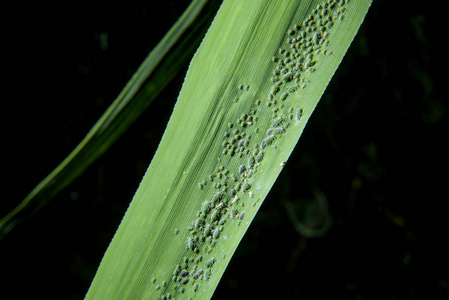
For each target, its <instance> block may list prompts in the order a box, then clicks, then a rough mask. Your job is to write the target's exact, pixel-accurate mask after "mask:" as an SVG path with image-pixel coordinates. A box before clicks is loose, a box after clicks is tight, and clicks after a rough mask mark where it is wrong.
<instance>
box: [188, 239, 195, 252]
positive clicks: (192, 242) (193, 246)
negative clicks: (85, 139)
mask: <svg viewBox="0 0 449 300" xmlns="http://www.w3.org/2000/svg"><path fill="white" fill-rule="evenodd" d="M187 249H189V250H192V251H194V250H195V242H194V241H193V239H192V237H189V238H188V239H187Z"/></svg>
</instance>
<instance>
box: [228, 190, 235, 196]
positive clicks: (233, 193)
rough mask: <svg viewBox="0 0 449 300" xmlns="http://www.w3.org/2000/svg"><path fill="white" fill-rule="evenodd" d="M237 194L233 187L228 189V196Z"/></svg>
mask: <svg viewBox="0 0 449 300" xmlns="http://www.w3.org/2000/svg"><path fill="white" fill-rule="evenodd" d="M236 194H237V192H236V191H235V190H234V189H231V190H230V191H229V196H231V197H234V196H235V195H236Z"/></svg>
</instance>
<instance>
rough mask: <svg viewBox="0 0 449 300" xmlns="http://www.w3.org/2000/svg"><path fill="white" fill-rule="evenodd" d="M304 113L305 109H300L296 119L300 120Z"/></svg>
mask: <svg viewBox="0 0 449 300" xmlns="http://www.w3.org/2000/svg"><path fill="white" fill-rule="evenodd" d="M303 113H304V111H303V109H302V108H300V109H298V112H297V113H296V119H297V120H298V121H300V120H301V117H302V115H303Z"/></svg>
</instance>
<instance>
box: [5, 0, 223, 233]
mask: <svg viewBox="0 0 449 300" xmlns="http://www.w3.org/2000/svg"><path fill="white" fill-rule="evenodd" d="M217 8H218V1H215V0H214V1H209V2H208V1H207V0H195V1H192V3H191V4H190V6H189V7H188V8H187V9H186V11H185V12H184V14H183V15H182V16H181V17H180V18H179V20H178V21H177V22H176V23H175V24H174V25H173V27H172V28H171V29H170V31H169V32H168V33H167V34H166V35H165V36H164V38H163V39H162V40H161V41H160V42H159V44H158V45H157V46H156V47H155V48H154V49H153V50H152V51H151V52H150V54H149V55H148V57H147V58H146V59H145V60H144V61H143V63H142V64H141V66H140V67H139V69H138V70H137V71H136V72H135V74H134V75H133V77H132V78H131V79H130V80H129V82H128V83H127V85H126V86H125V87H124V88H123V90H122V92H121V93H120V94H119V95H118V96H117V98H116V99H115V100H114V102H113V103H112V104H111V105H110V106H109V108H108V109H107V110H106V111H105V113H104V114H103V115H102V116H101V118H100V119H99V120H98V121H97V123H96V124H95V125H94V126H93V127H92V129H91V130H90V131H89V132H88V133H87V135H86V136H85V138H84V139H83V140H82V141H81V142H80V143H79V145H78V146H77V147H76V148H75V149H74V150H73V151H72V152H71V153H70V154H69V155H68V156H67V158H66V159H64V161H62V162H61V164H60V165H59V166H57V167H56V168H55V169H54V170H53V171H52V172H51V173H50V174H49V175H48V176H47V177H45V178H44V179H43V180H42V181H41V182H40V183H39V184H38V185H37V186H36V187H35V188H34V189H33V190H32V191H31V192H30V193H29V194H28V195H27V196H26V197H25V199H24V200H23V201H22V202H21V203H20V204H19V205H18V206H17V207H16V208H15V209H13V210H12V211H11V212H10V213H8V214H7V215H6V216H4V217H3V218H2V219H0V239H1V238H2V237H3V236H4V235H5V234H7V233H8V232H10V231H11V230H12V229H13V228H14V227H15V226H16V225H17V224H18V223H20V222H21V221H22V220H25V219H28V218H29V217H30V216H32V215H33V214H35V213H36V212H37V211H38V210H39V209H41V208H42V207H43V206H44V205H45V204H46V203H47V202H48V201H49V200H50V199H51V198H52V197H54V196H55V195H56V194H57V193H58V192H60V191H61V190H62V189H64V188H65V187H66V186H67V185H69V184H70V183H71V182H72V181H73V180H75V179H76V178H77V177H79V176H80V175H81V174H82V173H83V172H84V170H85V169H86V168H87V167H89V166H90V165H91V164H92V163H93V162H94V161H95V160H96V159H97V158H98V157H100V156H101V155H102V154H103V153H104V152H106V151H107V150H108V149H109V147H110V146H111V145H112V144H113V143H114V142H115V141H116V140H117V139H118V138H119V137H120V136H121V135H122V134H123V133H124V132H126V130H127V129H128V128H129V126H131V124H133V123H134V121H135V120H136V119H137V118H138V117H139V116H140V114H141V113H142V112H143V111H144V110H145V109H146V108H147V107H148V106H149V105H150V104H151V103H152V101H153V100H154V99H155V98H156V97H157V96H158V95H159V93H160V92H161V91H162V90H163V89H164V87H165V86H166V85H167V84H168V83H169V82H170V81H171V80H172V79H173V78H174V77H175V75H176V74H177V73H178V72H179V70H181V69H182V68H183V67H184V66H185V64H186V63H187V62H188V61H189V59H191V57H192V55H193V53H194V51H195V50H196V48H197V47H198V45H199V43H200V41H201V39H202V37H203V36H204V33H205V32H206V29H207V25H208V24H209V23H210V22H211V20H212V18H213V13H214V12H215V11H216V9H217Z"/></svg>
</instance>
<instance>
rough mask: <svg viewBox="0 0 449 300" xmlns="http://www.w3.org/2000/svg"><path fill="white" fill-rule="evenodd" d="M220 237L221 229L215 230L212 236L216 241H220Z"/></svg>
mask: <svg viewBox="0 0 449 300" xmlns="http://www.w3.org/2000/svg"><path fill="white" fill-rule="evenodd" d="M219 236H220V229H218V228H216V229H215V230H214V233H213V234H212V237H213V238H214V240H216V239H218V237H219Z"/></svg>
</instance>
